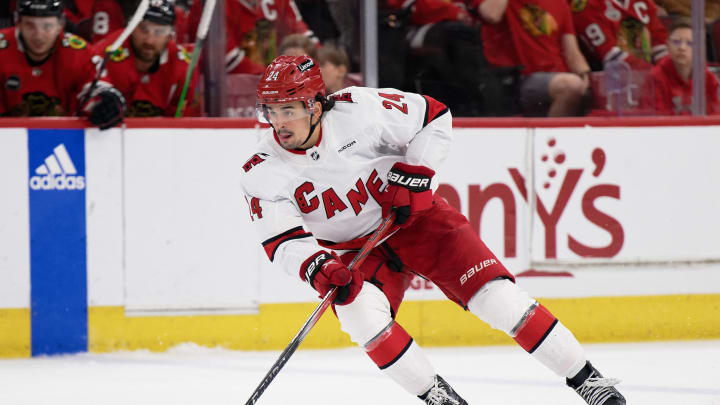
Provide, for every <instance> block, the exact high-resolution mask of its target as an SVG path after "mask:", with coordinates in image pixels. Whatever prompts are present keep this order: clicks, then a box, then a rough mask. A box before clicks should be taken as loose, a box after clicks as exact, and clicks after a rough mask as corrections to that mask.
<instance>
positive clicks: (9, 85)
mask: <svg viewBox="0 0 720 405" xmlns="http://www.w3.org/2000/svg"><path fill="white" fill-rule="evenodd" d="M62 12H63V3H62V1H61V0H20V1H18V5H17V12H16V18H17V26H16V27H11V28H7V29H5V30H2V31H0V60H2V63H1V64H0V83H2V87H0V115H5V116H16V117H38V116H73V115H89V118H90V122H91V123H93V124H94V125H97V126H99V127H100V128H101V129H105V128H109V127H111V126H114V125H116V124H118V123H120V122H121V121H122V117H123V114H124V108H125V101H124V99H123V97H122V94H120V92H118V91H117V90H116V89H114V88H113V87H111V86H110V85H109V84H107V83H105V82H102V81H100V82H98V84H97V86H96V87H95V88H94V89H93V94H92V95H91V96H92V97H84V95H85V92H87V91H89V89H90V87H91V83H92V81H93V79H94V78H95V72H96V70H95V65H94V64H93V63H92V56H93V54H92V52H91V50H90V49H88V45H87V43H86V42H85V41H84V40H83V39H81V38H79V37H77V36H75V35H72V34H68V33H64V32H63V23H64V20H63V15H62ZM85 98H87V99H89V101H88V102H87V103H86V104H85V105H82V106H80V105H78V104H79V103H80V100H83V99H85Z"/></svg>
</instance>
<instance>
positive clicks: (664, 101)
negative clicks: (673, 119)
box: [650, 19, 720, 115]
mask: <svg viewBox="0 0 720 405" xmlns="http://www.w3.org/2000/svg"><path fill="white" fill-rule="evenodd" d="M668 52H669V55H668V56H667V57H665V58H664V59H662V60H660V62H658V64H657V65H656V66H655V67H653V69H652V70H651V71H650V75H651V80H652V82H653V86H654V101H653V104H654V106H655V111H656V112H657V113H659V114H662V115H689V114H691V113H692V110H691V105H692V87H693V85H692V77H691V75H692V60H693V52H692V25H691V24H690V22H689V21H688V20H686V19H680V20H678V21H677V22H675V23H674V24H673V26H672V28H671V29H670V36H669V37H668ZM650 94H652V93H650ZM705 94H706V97H707V98H706V100H707V103H706V105H707V114H712V115H717V114H720V100H719V99H718V79H717V78H716V77H715V75H713V74H712V73H711V72H710V71H709V70H708V69H707V67H706V68H705Z"/></svg>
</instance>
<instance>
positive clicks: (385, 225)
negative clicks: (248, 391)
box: [245, 213, 395, 405]
mask: <svg viewBox="0 0 720 405" xmlns="http://www.w3.org/2000/svg"><path fill="white" fill-rule="evenodd" d="M394 221H395V213H391V214H390V215H388V216H387V217H386V218H383V220H382V222H381V223H380V226H378V228H377V229H376V230H375V232H373V234H372V235H371V236H370V238H369V239H368V240H367V241H366V242H365V244H364V245H363V247H362V249H360V251H359V252H358V254H357V255H356V256H355V257H354V258H353V260H352V261H351V262H350V264H349V265H348V268H349V269H351V270H352V269H353V268H355V267H357V266H360V265H361V264H362V263H363V262H364V261H365V258H367V256H368V255H369V254H370V252H371V251H372V250H373V248H375V246H376V245H377V243H378V242H379V241H381V240H382V239H383V238H385V236H386V235H387V234H388V232H389V231H390V228H391V226H392V224H393V222H394ZM336 294H337V287H333V288H332V289H331V290H330V291H329V292H328V293H327V294H326V295H325V297H324V298H323V300H322V302H320V304H319V305H318V306H317V308H315V311H313V313H312V314H311V315H310V318H308V320H307V321H305V324H304V325H303V327H302V328H300V331H299V332H298V333H297V335H295V337H294V338H293V340H292V341H290V344H289V345H288V346H287V347H286V348H285V350H284V351H283V352H282V353H281V354H280V357H279V358H278V359H277V360H276V361H275V364H273V365H272V367H271V368H270V371H268V373H267V374H265V377H264V378H263V379H262V381H261V382H260V385H258V386H257V388H255V391H254V392H253V393H252V395H251V396H250V399H248V400H247V402H246V403H245V405H254V404H255V403H256V402H257V400H258V398H260V395H262V394H263V392H265V389H267V387H268V385H270V383H271V382H272V381H273V380H274V379H275V377H276V376H277V375H278V373H279V372H280V370H282V368H283V367H284V366H285V363H287V361H288V360H289V359H290V356H292V355H293V353H295V350H297V348H298V346H300V343H302V341H303V340H304V339H305V336H307V334H308V333H310V329H312V327H313V326H315V324H316V323H317V321H318V320H320V317H321V316H322V315H323V313H325V310H326V309H327V308H328V307H329V306H330V304H331V303H332V302H333V301H334V300H335V295H336Z"/></svg>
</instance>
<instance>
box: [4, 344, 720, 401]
mask: <svg viewBox="0 0 720 405" xmlns="http://www.w3.org/2000/svg"><path fill="white" fill-rule="evenodd" d="M585 348H586V351H587V353H588V357H589V359H590V360H591V361H592V362H593V363H594V364H595V365H596V367H597V368H598V369H600V370H601V372H603V373H604V374H605V375H606V376H613V377H618V378H620V379H622V380H623V383H622V384H621V385H619V388H620V389H621V390H622V392H623V393H624V394H625V396H626V397H627V399H628V403H629V404H631V405H664V404H672V405H720V341H718V340H713V341H690V342H663V343H629V344H595V345H585ZM426 353H427V354H428V356H429V357H430V359H431V361H432V362H433V363H434V365H435V367H436V369H437V371H438V373H439V374H440V375H442V376H443V377H444V378H445V379H446V380H447V381H448V382H450V383H451V384H452V385H453V387H454V388H455V389H456V390H457V391H458V392H459V393H461V394H462V395H463V397H464V398H465V399H466V400H467V401H468V403H469V404H471V405H499V404H502V405H528V404H532V405H551V404H552V405H565V404H567V405H581V404H583V401H582V400H580V398H579V397H577V395H576V394H575V393H573V392H572V391H571V390H570V389H569V388H567V387H566V386H565V385H564V384H563V381H562V380H561V379H560V378H557V377H555V376H554V375H553V374H552V373H551V372H550V371H548V370H546V369H545V368H544V367H543V366H541V365H540V364H539V363H537V362H536V361H535V360H534V359H533V358H531V357H530V356H528V355H527V354H526V353H525V352H524V351H522V349H520V348H518V347H510V346H493V347H466V348H427V349H426ZM278 354H279V352H242V351H232V350H225V349H207V348H202V347H198V346H196V345H192V344H185V345H181V346H178V347H176V348H173V349H171V350H170V351H168V352H166V353H149V352H147V351H135V352H119V353H111V354H80V355H72V356H56V357H45V358H33V359H6V360H0V404H2V405H23V404H32V405H45V404H48V405H51V404H52V405H65V404H68V405H69V404H72V405H80V404H82V405H85V404H87V405H90V404H92V405H96V404H98V405H106V404H107V405H114V404H118V405H120V404H122V405H130V404H132V405H136V404H139V405H143V404H153V405H157V404H193V405H196V404H208V405H210V404H212V405H214V404H241V405H242V404H245V402H246V401H247V399H248V398H249V396H250V394H251V393H252V392H253V390H254V389H255V387H256V386H257V385H258V383H259V382H260V380H261V379H262V378H263V376H264V375H265V373H266V372H267V371H268V370H269V368H270V366H271V365H272V364H273V363H274V362H275V360H276V359H277V356H278ZM257 403H258V404H259V405H264V404H268V405H270V404H275V405H285V404H308V405H361V404H362V405H368V404H374V405H375V404H388V405H400V404H417V405H420V404H421V402H420V401H419V400H417V399H416V398H413V397H412V396H411V395H409V394H407V393H406V392H404V391H403V390H402V389H401V388H399V387H397V386H396V385H394V383H393V382H392V381H390V380H389V379H387V378H386V377H385V376H384V375H383V374H382V373H381V372H380V371H379V370H378V369H377V368H376V367H375V366H374V365H373V364H372V363H371V362H370V360H369V359H368V358H367V357H366V356H365V354H363V353H362V352H361V351H360V350H359V349H357V348H348V349H340V350H299V351H298V352H296V353H295V354H294V355H293V356H292V357H291V358H290V361H289V362H288V363H287V365H286V366H285V368H284V369H283V370H282V371H281V372H280V374H279V375H278V376H277V378H276V379H275V380H274V381H273V382H272V384H270V386H269V388H268V389H267V391H265V393H264V394H263V395H262V396H261V397H260V399H259V401H258V402H257Z"/></svg>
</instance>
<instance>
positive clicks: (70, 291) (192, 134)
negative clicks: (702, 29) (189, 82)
mask: <svg viewBox="0 0 720 405" xmlns="http://www.w3.org/2000/svg"><path fill="white" fill-rule="evenodd" d="M170 124H171V125H172V127H171V128H170V127H168V126H169V125H170ZM513 125H516V126H513ZM455 126H456V130H455V138H456V139H455V142H454V144H453V147H452V150H451V153H450V156H449V158H448V159H447V161H446V162H445V164H444V166H443V167H441V168H440V170H439V176H440V177H439V180H440V183H441V185H440V188H439V190H438V192H439V193H440V194H441V195H442V196H443V197H445V198H446V199H447V200H448V202H449V203H450V204H451V205H454V206H456V207H457V208H458V209H460V210H461V211H462V212H463V213H464V214H465V215H466V216H467V217H468V218H469V220H470V222H471V224H473V226H474V227H475V229H477V231H478V232H479V233H480V234H481V236H482V238H483V239H484V240H485V242H486V243H487V244H488V246H490V248H491V249H492V250H493V251H494V252H495V253H496V255H497V256H498V257H499V258H500V259H502V261H503V262H504V263H505V264H506V266H507V267H508V268H509V269H510V270H511V271H512V272H513V273H514V274H515V275H516V276H517V277H518V283H519V284H520V285H522V286H523V287H524V288H526V289H528V290H529V291H530V293H531V294H532V295H534V296H536V297H538V298H539V299H540V301H541V302H542V303H543V304H545V305H546V306H547V307H548V308H550V309H551V310H552V311H553V312H554V313H555V314H556V315H557V316H558V317H559V318H560V319H561V320H562V321H563V322H564V323H565V324H567V325H568V326H569V327H570V328H571V329H572V330H573V331H574V333H575V334H576V335H577V336H578V337H579V339H580V340H581V341H593V342H601V341H642V340H663V339H704V338H719V337H720V234H719V233H718V231H717V230H718V229H720V210H718V207H720V188H719V186H720V162H719V161H718V159H716V158H715V155H716V153H717V151H718V150H720V120H707V119H706V120H688V119H684V120H683V119H663V120H657V119H656V120H632V121H627V120H625V121H610V120H584V121H580V120H558V121H537V120H526V121H517V120H515V121H498V120H490V121H479V120H456V122H455ZM43 127H44V128H43ZM47 128H52V129H47ZM258 136H259V130H258V129H257V128H255V127H254V124H253V123H251V122H247V121H235V120H215V121H211V120H199V121H198V120H180V121H166V120H149V121H148V120H146V121H141V120H130V122H129V123H128V126H127V127H126V128H123V129H115V130H111V131H108V132H103V133H100V132H98V131H97V130H94V129H85V128H83V127H82V125H81V124H80V123H79V122H77V121H73V120H48V121H9V120H8V121H0V169H2V172H3V175H2V176H0V189H1V190H2V191H3V192H2V198H1V199H0V356H1V357H24V356H30V355H42V354H56V353H69V352H77V351H86V350H90V351H96V352H102V351H111V350H118V349H137V348H148V349H151V350H164V349H167V348H168V347H171V346H172V345H175V344H177V343H181V342H186V341H193V342H196V343H199V344H204V345H209V346H214V345H222V346H225V347H229V348H236V349H247V350H262V349H280V348H283V347H284V346H285V345H286V344H287V343H288V342H289V340H290V339H291V338H292V336H293V335H294V334H295V333H296V332H297V330H298V328H299V327H300V326H301V325H302V323H303V322H304V321H305V319H306V318H307V316H308V315H309V313H310V312H312V310H313V309H314V307H315V305H316V303H317V299H316V297H315V294H314V293H313V291H311V290H309V289H308V288H307V286H306V285H304V284H303V283H301V282H300V281H299V280H297V279H296V278H295V277H289V276H287V275H286V274H285V273H284V272H282V271H281V270H280V269H276V268H274V267H273V266H271V265H270V264H269V263H268V262H267V259H266V256H265V254H264V252H263V251H262V249H261V248H260V245H259V242H258V241H257V240H256V239H255V236H254V234H253V232H252V230H251V229H249V226H250V225H249V212H248V208H247V205H246V203H245V200H244V197H243V196H242V194H241V193H240V190H239V187H238V179H239V176H240V172H241V171H242V168H241V166H242V164H243V163H245V160H246V159H247V158H248V157H249V156H250V155H251V154H252V153H251V151H252V148H253V145H254V143H255V141H256V139H257V137H258ZM533 195H534V196H535V198H532V197H531V196H533ZM398 320H399V321H400V322H401V323H402V324H403V325H404V326H405V327H406V328H407V329H408V330H409V331H410V332H411V334H412V335H413V337H414V338H415V339H416V340H417V341H418V342H419V343H421V344H425V345H478V344H505V343H510V340H509V339H508V338H507V337H506V336H504V335H503V334H501V333H496V332H495V331H492V330H490V329H489V328H488V327H487V326H485V325H484V324H482V322H480V321H478V320H477V319H475V318H474V317H472V316H470V315H469V314H467V313H464V312H463V311H462V310H461V309H460V308H458V307H457V306H456V305H455V304H452V303H450V302H448V301H444V300H443V296H442V294H441V293H440V292H439V290H438V289H437V288H435V287H434V286H432V285H431V284H429V283H427V282H425V281H422V280H415V281H414V282H413V284H412V286H411V289H410V290H408V292H407V295H406V302H405V303H404V304H403V306H402V307H401V309H400V311H399V314H398ZM349 344H350V341H349V339H348V338H347V336H346V335H344V334H342V333H341V332H339V326H338V324H337V321H336V320H335V318H334V317H333V316H331V315H330V314H327V315H326V316H325V317H323V320H322V321H321V322H320V323H319V324H318V325H317V326H316V327H315V328H314V329H313V331H312V332H311V334H310V335H309V336H308V338H307V340H306V342H305V343H304V344H303V347H337V346H345V345H349Z"/></svg>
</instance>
